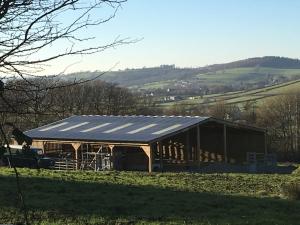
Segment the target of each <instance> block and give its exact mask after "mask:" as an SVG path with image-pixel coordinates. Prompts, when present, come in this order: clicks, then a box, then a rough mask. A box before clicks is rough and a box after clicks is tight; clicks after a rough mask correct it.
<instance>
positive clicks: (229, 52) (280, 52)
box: [65, 0, 300, 72]
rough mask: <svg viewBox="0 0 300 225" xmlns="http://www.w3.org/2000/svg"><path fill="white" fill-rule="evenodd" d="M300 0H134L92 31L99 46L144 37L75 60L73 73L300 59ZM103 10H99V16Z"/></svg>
mask: <svg viewBox="0 0 300 225" xmlns="http://www.w3.org/2000/svg"><path fill="white" fill-rule="evenodd" d="M299 12H300V0H186V1H182V0H128V2H127V3H125V4H124V5H123V6H122V8H121V9H120V10H119V12H118V14H117V16H116V18H114V19H113V20H112V21H110V22H108V23H106V24H104V25H102V26H100V27H98V28H97V29H93V30H87V32H86V33H87V34H92V35H94V36H96V39H95V40H94V41H93V43H105V42H109V41H110V40H113V39H114V38H115V37H116V36H118V35H120V36H121V37H131V38H143V39H142V40H141V41H139V42H138V43H135V44H131V45H126V46H121V47H118V48H116V49H112V50H107V51H106V52H103V53H100V54H97V55H94V56H85V57H82V58H74V57H73V58H70V59H68V60H66V61H65V63H66V64H72V63H73V62H78V63H77V64H76V65H73V66H72V67H70V69H69V70H68V71H67V72H73V71H80V70H81V71H83V70H91V71H94V70H107V69H109V68H111V67H112V66H113V65H114V64H115V63H119V64H118V65H117V67H115V69H124V68H138V67H143V66H146V67H151V66H158V65H160V64H176V65H177V66H180V67H197V66H204V65H207V64H214V63H223V62H230V61H233V60H238V59H244V58H249V57H256V56H265V55H276V56H286V57H291V58H300V23H299V22H300V13H299ZM101 13H102V11H101V10H99V15H101Z"/></svg>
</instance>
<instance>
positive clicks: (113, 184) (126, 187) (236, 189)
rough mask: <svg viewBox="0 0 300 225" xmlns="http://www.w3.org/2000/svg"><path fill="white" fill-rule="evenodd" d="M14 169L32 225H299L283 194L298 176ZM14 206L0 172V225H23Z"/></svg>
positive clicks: (299, 212) (299, 206)
mask: <svg viewBox="0 0 300 225" xmlns="http://www.w3.org/2000/svg"><path fill="white" fill-rule="evenodd" d="M19 171H20V174H21V183H22V186H23V190H24V193H25V199H26V204H27V208H28V209H29V217H30V221H31V222H32V223H33V224H203V225H204V224H205V225H217V224H218V225H225V224H226V225H227V224H270V225H276V224H295V225H296V224H300V201H291V200H287V199H284V198H283V197H282V196H281V194H280V193H281V185H282V184H284V183H286V182H290V181H298V182H300V176H299V175H275V174H274V175H258V174H257V175H250V174H191V173H153V174H148V173H142V172H99V173H94V172H68V173H67V172H58V171H49V170H40V171H38V170H30V169H19ZM17 204H18V201H17V196H16V185H15V179H14V176H13V172H12V170H11V169H7V168H0V224H3V223H17V222H18V221H22V216H21V215H20V212H19V210H18V208H17Z"/></svg>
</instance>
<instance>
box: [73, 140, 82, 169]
mask: <svg viewBox="0 0 300 225" xmlns="http://www.w3.org/2000/svg"><path fill="white" fill-rule="evenodd" d="M72 146H73V148H74V150H75V160H76V170H78V169H79V158H78V149H79V148H80V146H81V143H80V142H76V143H72Z"/></svg>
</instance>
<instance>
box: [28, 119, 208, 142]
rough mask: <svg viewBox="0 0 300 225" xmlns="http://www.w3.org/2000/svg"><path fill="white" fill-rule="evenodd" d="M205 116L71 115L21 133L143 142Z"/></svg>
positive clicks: (198, 120) (188, 125) (38, 137)
mask: <svg viewBox="0 0 300 225" xmlns="http://www.w3.org/2000/svg"><path fill="white" fill-rule="evenodd" d="M207 119H208V117H177V116H172V117H168V116H72V117H69V118H66V119H64V120H61V121H57V122H55V123H52V124H49V125H45V126H43V127H41V128H36V129H33V130H30V131H27V132H25V133H26V134H27V135H28V136H30V137H32V138H33V139H45V140H48V139H51V140H86V141H103V142H104V141H105V142H139V143H147V142H151V141H153V140H156V139H158V138H160V137H163V136H166V135H169V134H172V133H173V132H177V131H180V130H182V129H185V128H187V127H190V126H193V125H195V124H197V123H200V122H202V121H204V120H207ZM60 130H64V132H60Z"/></svg>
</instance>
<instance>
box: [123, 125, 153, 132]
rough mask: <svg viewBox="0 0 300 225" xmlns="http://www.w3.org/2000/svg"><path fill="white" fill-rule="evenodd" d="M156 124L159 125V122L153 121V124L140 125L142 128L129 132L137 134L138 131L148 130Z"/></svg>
mask: <svg viewBox="0 0 300 225" xmlns="http://www.w3.org/2000/svg"><path fill="white" fill-rule="evenodd" d="M154 126H157V124H156V123H151V124H149V125H146V126H143V127H140V128H138V129H135V130H132V131H129V132H127V133H128V134H136V133H138V132H141V131H144V130H147V129H149V128H151V127H154Z"/></svg>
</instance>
